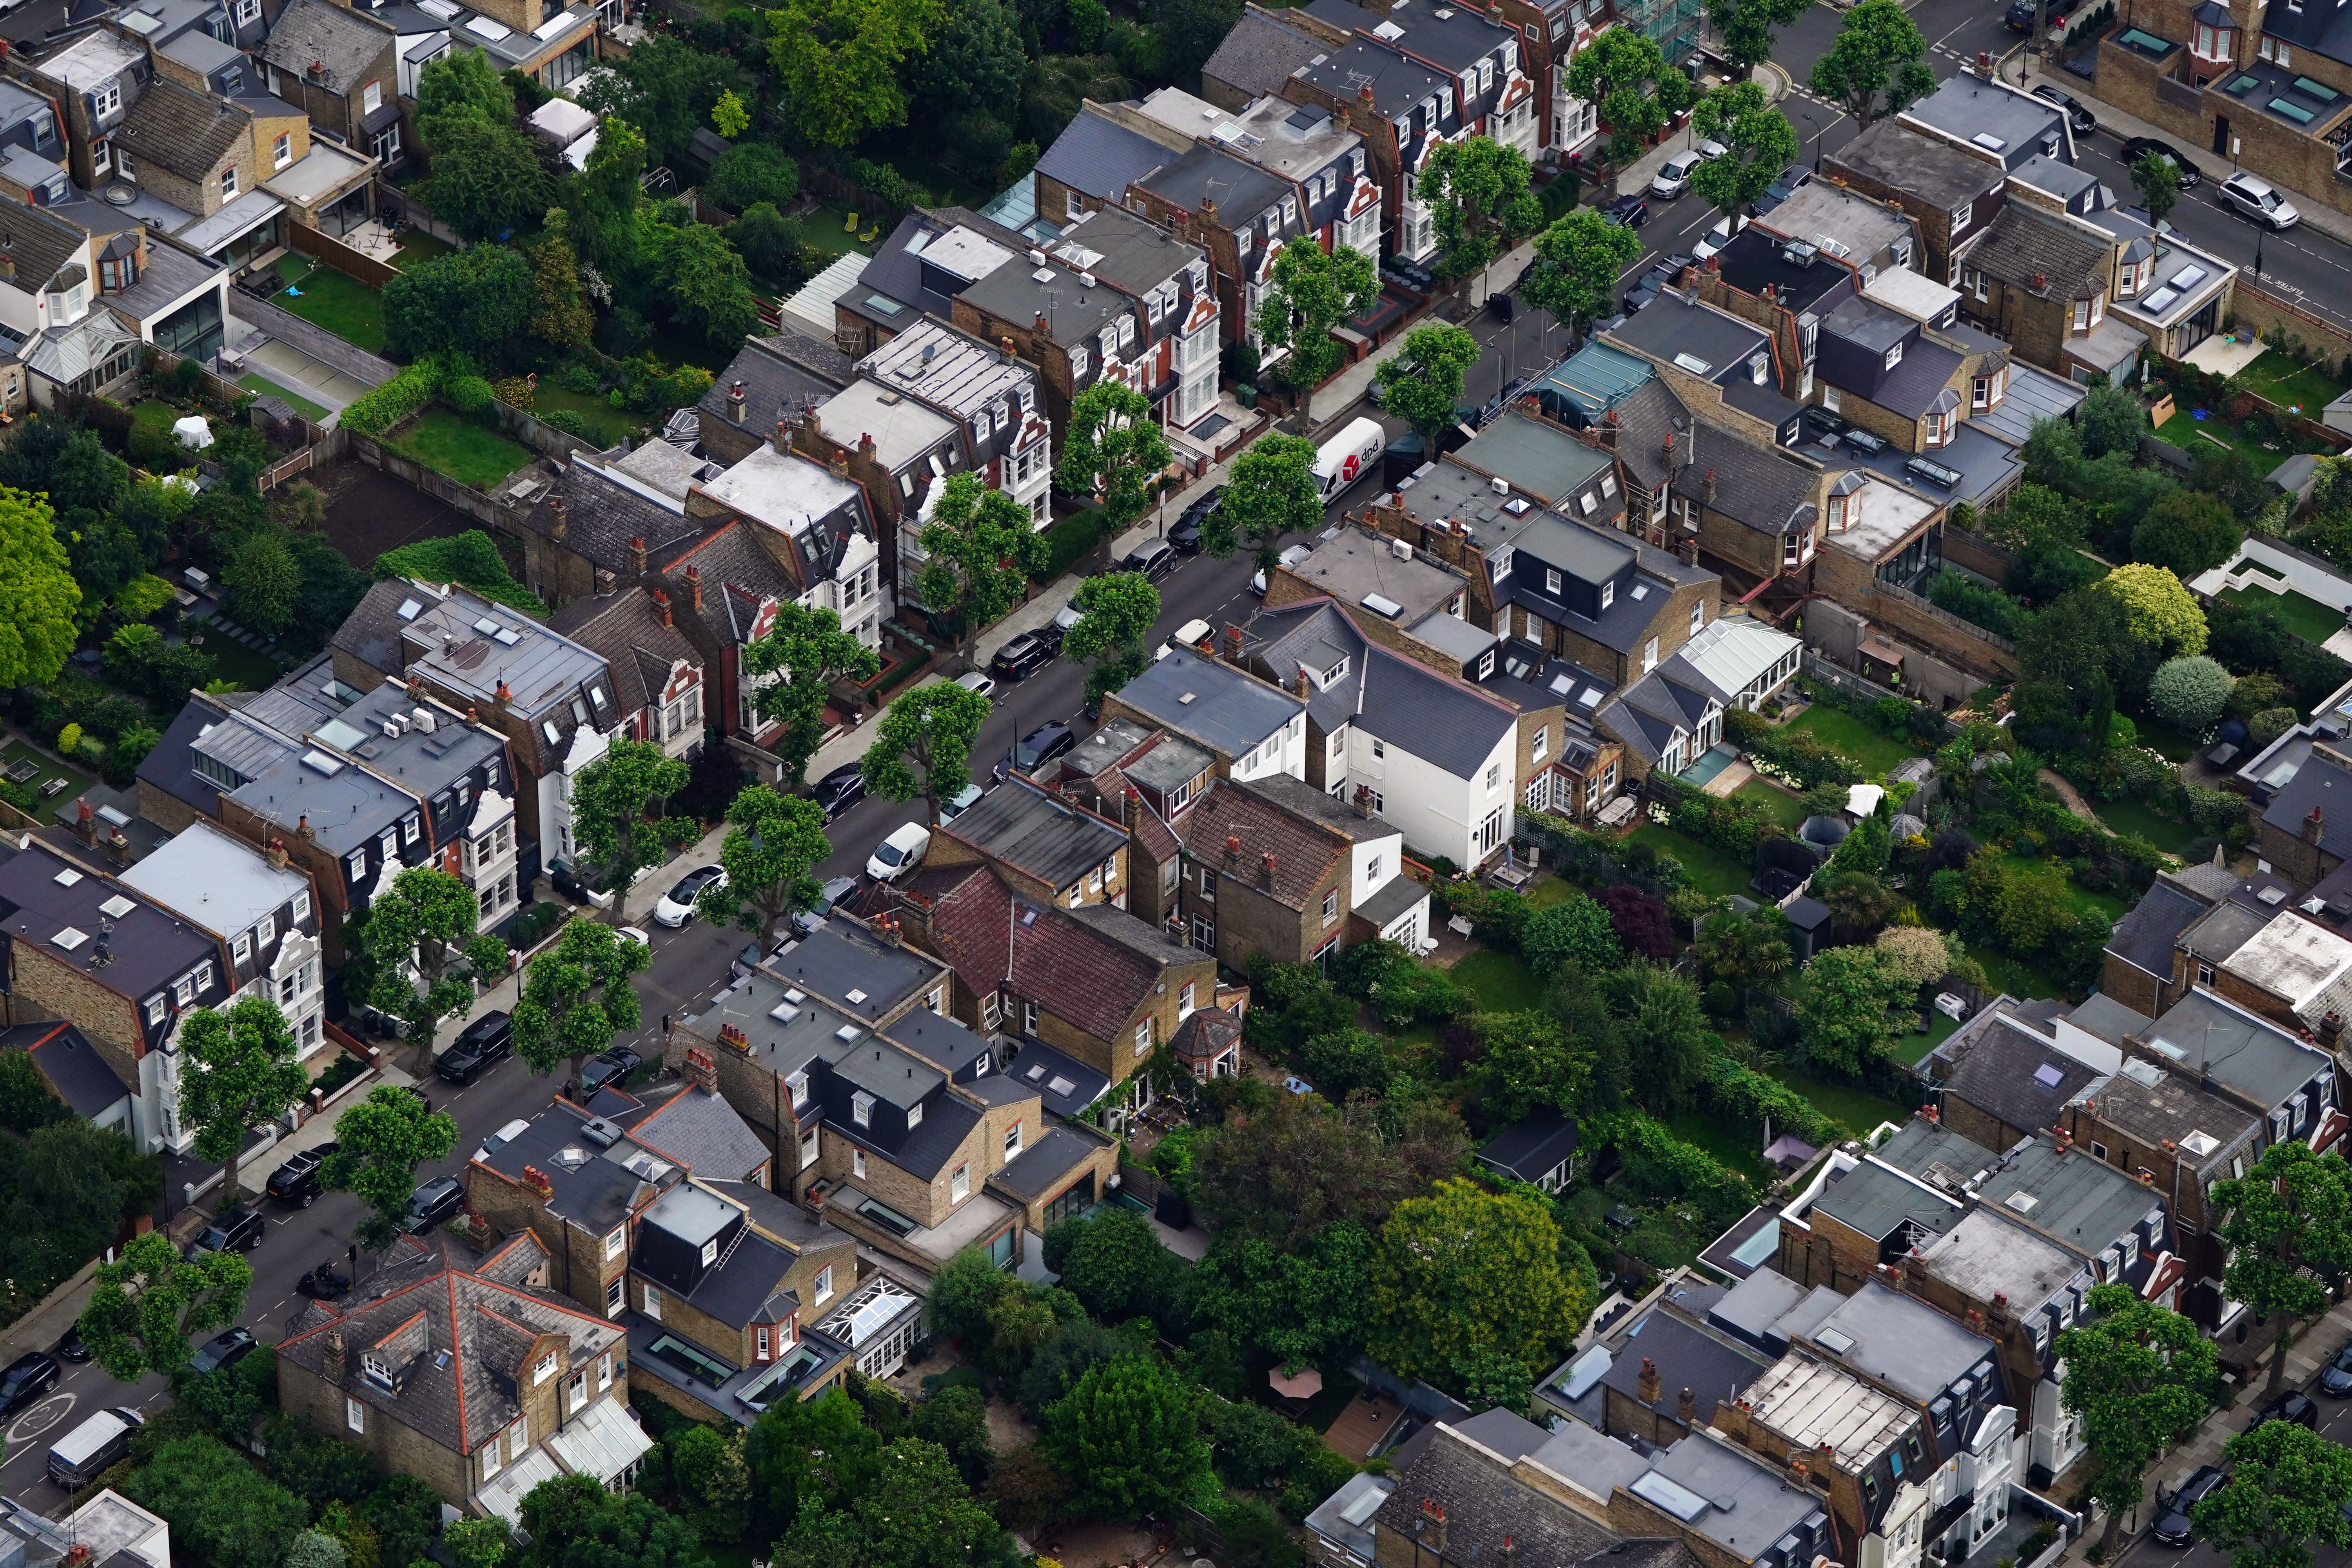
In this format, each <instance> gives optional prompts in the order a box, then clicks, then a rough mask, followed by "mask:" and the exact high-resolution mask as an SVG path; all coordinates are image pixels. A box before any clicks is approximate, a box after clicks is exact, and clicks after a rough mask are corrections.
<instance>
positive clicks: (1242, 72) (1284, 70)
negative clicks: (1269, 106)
mask: <svg viewBox="0 0 2352 1568" xmlns="http://www.w3.org/2000/svg"><path fill="white" fill-rule="evenodd" d="M1330 49H1331V46H1330V45H1328V44H1327V43H1325V42H1324V41H1323V40H1322V39H1320V38H1317V37H1311V36H1309V35H1307V34H1306V33H1302V32H1300V31H1299V30H1298V29H1297V28H1296V27H1291V26H1285V25H1284V24H1283V23H1281V22H1279V21H1277V20H1276V19H1275V17H1274V16H1271V15H1269V14H1267V13H1266V12H1265V11H1262V10H1260V9H1259V8H1258V7H1257V6H1255V5H1249V6H1244V8H1243V10H1242V16H1241V20H1240V21H1238V22H1235V23H1234V26H1233V30H1232V31H1230V32H1228V33H1227V34H1226V35H1225V38H1224V42H1223V43H1221V44H1219V45H1218V46H1217V52H1216V53H1214V54H1213V55H1211V56H1210V57H1209V63H1208V64H1206V65H1204V66H1202V68H1201V75H1202V79H1204V80H1214V81H1219V82H1223V83H1226V84H1227V85H1229V86H1232V87H1236V88H1239V89H1241V90H1242V91H1244V92H1246V93H1248V94H1250V95H1251V96H1252V97H1255V96H1258V95H1260V94H1264V93H1279V92H1280V91H1281V90H1282V89H1283V84H1284V83H1286V82H1287V81H1288V80H1289V79H1291V76H1292V75H1293V74H1294V73H1295V72H1297V71H1299V70H1301V69H1304V68H1306V67H1307V65H1308V64H1310V63H1311V62H1313V60H1314V59H1315V58H1316V57H1317V56H1318V55H1324V54H1328V53H1329V52H1330Z"/></svg>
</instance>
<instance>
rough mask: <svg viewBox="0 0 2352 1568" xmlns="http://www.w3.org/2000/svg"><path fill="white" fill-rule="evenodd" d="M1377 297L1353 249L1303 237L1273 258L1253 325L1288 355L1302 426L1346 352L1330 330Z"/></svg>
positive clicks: (1269, 346)
mask: <svg viewBox="0 0 2352 1568" xmlns="http://www.w3.org/2000/svg"><path fill="white" fill-rule="evenodd" d="M1380 297H1381V279H1380V273H1379V271H1378V269H1376V268H1374V267H1373V265H1372V263H1371V259H1370V258H1369V257H1367V256H1365V255H1364V253H1363V252H1362V251H1360V250H1357V249H1355V248H1353V247H1349V246H1345V245H1335V246H1333V247H1331V248H1330V249H1328V250H1325V249H1324V248H1323V247H1321V246H1319V245H1318V244H1317V243H1315V241H1314V240H1313V239H1312V238H1311V237H1307V236H1304V235H1302V236H1300V237H1298V238H1297V239H1294V240H1292V241H1291V242H1290V243H1289V244H1287V245H1286V246H1284V247H1282V249H1281V251H1280V252H1279V253H1278V254H1276V257H1275V258H1274V270H1273V274H1272V276H1271V277H1270V278H1268V279H1267V280H1266V289H1265V296H1264V297H1263V298H1262V299H1261V300H1259V301H1258V307H1257V319H1256V321H1255V326H1256V327H1257V335H1258V341H1259V342H1260V343H1262V344H1263V345H1264V346H1265V349H1266V351H1267V352H1269V353H1271V352H1274V351H1277V350H1280V351H1285V352H1287V353H1288V354H1289V356H1290V358H1289V363H1288V364H1287V365H1286V368H1285V369H1284V371H1283V373H1282V377H1283V381H1284V384H1286V385H1287V386H1289V387H1290V389H1291V390H1292V391H1294V392H1296V393H1297V395H1298V423H1299V426H1301V427H1302V428H1311V426H1312V421H1311V420H1310V418H1309V416H1308V413H1307V410H1308V407H1309V405H1311V404H1312V403H1313V401H1314V396H1315V389H1316V388H1317V387H1318V386H1320V385H1322V384H1324V383H1325V382H1327V381H1328V380H1330V379H1331V377H1332V375H1333V374H1335V373H1336V372H1337V371H1338V370H1339V361H1340V359H1341V357H1342V355H1343V354H1344V353H1345V351H1344V350H1342V349H1341V348H1340V346H1339V343H1338V342H1335V341H1334V340H1333V339H1332V336H1331V329H1332V328H1334V327H1336V326H1339V324H1340V323H1341V322H1343V321H1353V320H1354V319H1355V318H1356V317H1358V316H1360V315H1362V314H1363V313H1364V312H1365V311H1367V310H1370V309H1371V308H1372V306H1373V304H1374V302H1375V301H1377V300H1379V299H1380ZM1065 488H1066V487H1065Z"/></svg>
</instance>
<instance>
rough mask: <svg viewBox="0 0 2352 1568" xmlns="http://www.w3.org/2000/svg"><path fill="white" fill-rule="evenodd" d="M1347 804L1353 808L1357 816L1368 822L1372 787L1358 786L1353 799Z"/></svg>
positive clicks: (1370, 813)
mask: <svg viewBox="0 0 2352 1568" xmlns="http://www.w3.org/2000/svg"><path fill="white" fill-rule="evenodd" d="M1349 804H1351V805H1354V806H1355V808H1356V815H1357V816H1360V817H1364V818H1366V819H1367V820H1369V819H1370V816H1371V815H1372V786H1371V785H1370V784H1358V785H1357V786H1356V794H1355V797H1354V799H1353V800H1352V801H1351V802H1350V803H1349Z"/></svg>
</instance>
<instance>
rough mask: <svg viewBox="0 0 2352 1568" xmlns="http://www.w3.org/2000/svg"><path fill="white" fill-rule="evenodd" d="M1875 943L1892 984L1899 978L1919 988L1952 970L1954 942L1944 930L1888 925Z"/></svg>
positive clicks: (1880, 960) (1899, 980)
mask: <svg viewBox="0 0 2352 1568" xmlns="http://www.w3.org/2000/svg"><path fill="white" fill-rule="evenodd" d="M1872 945H1873V946H1874V947H1875V948H1876V949H1877V950H1878V962H1879V965H1880V967H1881V968H1882V969H1884V970H1885V973H1886V978H1887V983H1888V984H1896V983H1897V982H1900V983H1902V984H1907V985H1909V986H1911V987H1912V988H1913V989H1914V990H1916V989H1917V988H1918V987H1920V986H1922V985H1925V984H1928V983H1929V982H1931V981H1936V980H1941V979H1942V978H1943V977H1944V976H1945V975H1947V974H1948V973H1951V971H1952V967H1953V962H1954V957H1955V954H1954V952H1953V949H1952V945H1951V943H1950V942H1947V941H1946V940H1945V937H1944V933H1943V932H1941V931H1936V930H1934V929H1932V928H1930V927H1927V926H1888V927H1887V928H1886V929H1885V931H1880V932H1879V933H1878V940H1877V942H1874V943H1873V944H1872ZM1960 956H1965V954H1962V955H1960Z"/></svg>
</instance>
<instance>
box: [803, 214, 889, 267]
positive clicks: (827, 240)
mask: <svg viewBox="0 0 2352 1568" xmlns="http://www.w3.org/2000/svg"><path fill="white" fill-rule="evenodd" d="M847 216H849V215H848V214H847V213H845V212H844V211H842V210H841V209H840V208H839V207H818V208H816V209H815V210H814V211H813V212H811V213H810V214H808V216H805V217H801V218H796V219H794V220H793V221H794V222H796V223H798V224H799V225H800V230H801V243H802V244H803V245H805V246H807V247H809V248H810V249H812V250H820V251H823V252H824V255H825V257H826V258H827V259H828V260H830V259H832V258H836V257H842V256H846V255H848V254H849V253H850V252H851V251H853V250H854V251H856V252H857V253H858V254H859V255H861V256H870V255H872V254H873V252H874V246H872V245H860V244H858V243H857V235H856V234H851V233H849V232H848V231H847V230H845V229H844V228H843V227H842V226H841V225H842V220H843V219H845V218H846V217H847ZM873 226H874V215H873V214H872V213H860V214H858V215H857V232H858V234H863V233H865V232H866V230H867V229H869V228H871V227H873ZM880 243H881V242H880V241H879V240H878V239H877V241H876V242H875V244H877V245H878V244H880Z"/></svg>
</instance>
